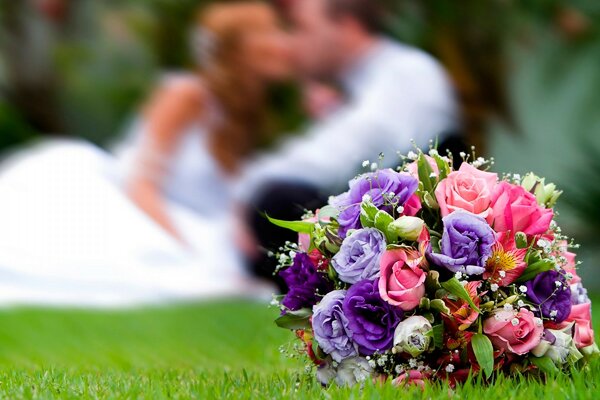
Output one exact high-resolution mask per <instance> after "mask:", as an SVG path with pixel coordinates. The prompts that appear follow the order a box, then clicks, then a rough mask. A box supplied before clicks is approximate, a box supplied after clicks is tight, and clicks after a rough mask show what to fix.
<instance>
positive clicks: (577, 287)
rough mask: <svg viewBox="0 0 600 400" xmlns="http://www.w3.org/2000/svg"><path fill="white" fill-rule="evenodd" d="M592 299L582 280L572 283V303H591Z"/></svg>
mask: <svg viewBox="0 0 600 400" xmlns="http://www.w3.org/2000/svg"><path fill="white" fill-rule="evenodd" d="M590 301H591V300H590V298H589V297H588V291H587V289H586V288H585V287H583V285H582V284H581V282H577V283H573V284H572V285H571V304H573V305H577V304H583V303H589V302H590Z"/></svg>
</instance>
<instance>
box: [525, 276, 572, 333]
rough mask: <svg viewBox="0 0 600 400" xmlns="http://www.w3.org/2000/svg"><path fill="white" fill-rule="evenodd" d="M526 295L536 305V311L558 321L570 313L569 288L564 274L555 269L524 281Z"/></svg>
mask: <svg viewBox="0 0 600 400" xmlns="http://www.w3.org/2000/svg"><path fill="white" fill-rule="evenodd" d="M525 286H526V287H527V292H526V294H527V297H528V298H529V299H530V300H531V302H532V303H534V304H535V305H537V306H538V312H539V313H541V314H542V316H544V317H546V318H551V319H552V320H553V321H554V322H557V323H560V322H563V321H564V320H565V319H567V318H568V317H569V314H570V313H571V290H570V289H569V285H567V283H566V279H565V276H564V275H563V274H561V273H560V272H558V271H556V270H550V271H545V272H541V273H539V274H538V275H537V276H536V277H535V278H533V279H532V280H530V281H527V282H525Z"/></svg>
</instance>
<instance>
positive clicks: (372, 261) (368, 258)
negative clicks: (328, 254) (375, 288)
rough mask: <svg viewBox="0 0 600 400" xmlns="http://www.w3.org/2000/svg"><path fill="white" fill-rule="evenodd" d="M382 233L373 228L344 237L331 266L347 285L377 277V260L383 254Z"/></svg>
mask: <svg viewBox="0 0 600 400" xmlns="http://www.w3.org/2000/svg"><path fill="white" fill-rule="evenodd" d="M385 246H386V244H385V238H384V236H383V233H381V232H380V231H379V230H377V229H374V228H367V229H359V230H357V231H355V232H353V233H352V234H351V235H350V236H348V237H346V239H344V241H343V242H342V246H341V247H340V251H339V252H338V253H337V254H336V255H335V256H334V257H333V258H332V260H331V265H332V266H333V268H334V269H335V271H336V272H337V273H338V276H339V278H340V279H341V280H342V281H344V282H347V283H356V282H358V281H361V280H363V279H374V278H377V277H378V276H379V259H380V258H381V255H382V254H383V253H384V252H385Z"/></svg>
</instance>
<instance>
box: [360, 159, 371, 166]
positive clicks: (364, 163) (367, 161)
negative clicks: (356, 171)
mask: <svg viewBox="0 0 600 400" xmlns="http://www.w3.org/2000/svg"><path fill="white" fill-rule="evenodd" d="M370 163H371V161H369V160H365V161H363V162H362V166H363V168H367V167H368V166H369V164H370Z"/></svg>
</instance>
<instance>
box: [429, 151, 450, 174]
mask: <svg viewBox="0 0 600 400" xmlns="http://www.w3.org/2000/svg"><path fill="white" fill-rule="evenodd" d="M433 159H434V160H435V163H436V164H437V167H438V170H439V171H440V174H439V176H438V181H442V180H443V179H446V177H447V176H448V174H449V173H450V165H448V163H447V162H446V161H444V159H443V158H442V156H440V155H439V154H434V155H433Z"/></svg>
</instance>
